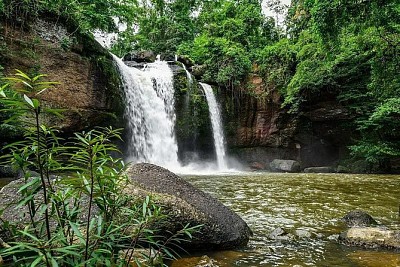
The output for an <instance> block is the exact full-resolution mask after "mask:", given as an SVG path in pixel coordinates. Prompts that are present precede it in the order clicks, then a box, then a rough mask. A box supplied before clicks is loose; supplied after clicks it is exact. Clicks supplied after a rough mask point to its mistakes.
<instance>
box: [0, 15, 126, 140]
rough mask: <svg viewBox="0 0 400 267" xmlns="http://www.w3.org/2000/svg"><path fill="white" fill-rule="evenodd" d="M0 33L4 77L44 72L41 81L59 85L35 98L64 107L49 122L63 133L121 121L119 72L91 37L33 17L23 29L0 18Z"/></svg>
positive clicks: (121, 107) (119, 124) (0, 61)
mask: <svg viewBox="0 0 400 267" xmlns="http://www.w3.org/2000/svg"><path fill="white" fill-rule="evenodd" d="M75 30H76V29H75ZM0 32H1V36H2V40H1V42H2V44H3V46H4V47H5V49H4V53H2V55H1V56H0V65H2V66H3V67H4V72H5V75H12V74H14V73H15V69H19V70H22V71H24V72H25V73H27V74H30V75H37V74H46V75H47V77H46V79H47V80H49V81H57V82H59V83H60V84H59V85H57V86H56V87H55V88H52V89H50V90H47V91H46V92H44V93H43V94H42V96H41V98H42V101H43V102H44V103H45V105H48V106H51V107H57V108H65V109H68V111H66V112H65V113H64V118H63V119H61V120H59V119H57V120H53V121H50V124H52V125H56V126H58V127H60V129H61V130H62V131H63V132H65V133H68V132H72V131H80V130H84V129H88V128H92V127H94V126H97V125H114V126H121V125H123V124H121V122H122V114H123V103H122V96H123V95H122V94H121V93H120V91H119V75H118V73H117V71H116V69H115V68H114V65H113V61H112V57H111V56H110V55H109V53H108V52H107V51H106V50H105V49H103V48H102V47H101V46H100V45H99V44H98V43H97V42H96V41H95V40H94V39H93V38H92V37H91V36H87V35H82V34H79V33H77V32H74V30H73V29H69V28H68V27H66V26H64V25H63V23H61V22H59V21H55V20H53V19H52V18H42V19H39V20H37V21H36V22H35V23H33V24H32V25H30V26H29V27H28V28H21V27H18V26H11V25H8V24H6V23H4V22H3V23H2V24H1V28H0Z"/></svg>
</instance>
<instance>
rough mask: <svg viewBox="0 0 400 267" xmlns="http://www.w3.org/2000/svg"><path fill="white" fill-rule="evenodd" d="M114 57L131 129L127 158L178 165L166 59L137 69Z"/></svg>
mask: <svg viewBox="0 0 400 267" xmlns="http://www.w3.org/2000/svg"><path fill="white" fill-rule="evenodd" d="M113 57H114V60H115V62H116V63H117V66H118V69H119V71H120V74H121V76H122V83H123V87H124V91H125V97H126V109H125V116H126V119H127V122H128V130H129V132H130V133H129V135H130V136H129V138H128V146H129V147H128V150H127V153H128V155H127V157H128V161H133V162H149V163H154V164H157V165H160V166H163V167H166V168H169V169H171V170H175V169H179V168H180V164H179V162H178V146H177V143H176V139H175V134H174V125H175V113H174V99H173V96H174V93H173V90H174V89H173V82H172V81H173V80H172V71H171V70H170V69H169V67H168V65H167V64H166V63H165V62H155V63H152V64H148V66H147V68H146V69H145V70H144V71H140V70H138V69H136V68H131V67H128V66H126V65H125V64H124V62H123V61H122V60H121V59H119V58H118V57H116V56H113ZM153 81H154V82H153ZM153 85H155V87H153ZM154 89H155V90H154Z"/></svg>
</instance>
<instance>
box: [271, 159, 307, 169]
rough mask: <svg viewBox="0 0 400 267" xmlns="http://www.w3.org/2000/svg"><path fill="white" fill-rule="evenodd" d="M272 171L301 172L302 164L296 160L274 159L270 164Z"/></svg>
mask: <svg viewBox="0 0 400 267" xmlns="http://www.w3.org/2000/svg"><path fill="white" fill-rule="evenodd" d="M269 166H270V168H271V171H276V172H299V171H300V163H299V162H297V161H295V160H285V159H274V160H273V161H272V162H271V163H270V164H269Z"/></svg>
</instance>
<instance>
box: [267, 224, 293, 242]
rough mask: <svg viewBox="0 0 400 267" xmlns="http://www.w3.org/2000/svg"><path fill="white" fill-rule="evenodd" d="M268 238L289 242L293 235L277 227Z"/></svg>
mask: <svg viewBox="0 0 400 267" xmlns="http://www.w3.org/2000/svg"><path fill="white" fill-rule="evenodd" d="M268 238H269V239H273V240H291V239H293V235H292V234H290V233H288V232H287V231H286V230H285V229H282V228H280V227H278V228H275V229H274V230H272V232H271V233H270V234H269V235H268Z"/></svg>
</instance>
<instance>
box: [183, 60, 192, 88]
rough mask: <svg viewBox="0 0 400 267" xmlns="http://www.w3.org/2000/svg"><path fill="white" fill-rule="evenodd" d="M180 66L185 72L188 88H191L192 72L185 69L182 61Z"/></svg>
mask: <svg viewBox="0 0 400 267" xmlns="http://www.w3.org/2000/svg"><path fill="white" fill-rule="evenodd" d="M182 68H183V69H184V70H185V72H186V77H187V79H188V86H189V89H191V87H192V84H193V78H192V74H190V72H189V71H188V70H187V68H186V66H185V64H183V63H182Z"/></svg>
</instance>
